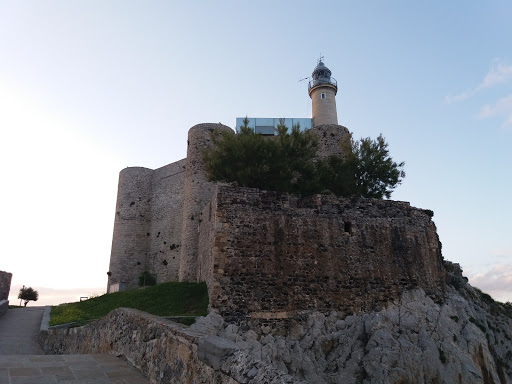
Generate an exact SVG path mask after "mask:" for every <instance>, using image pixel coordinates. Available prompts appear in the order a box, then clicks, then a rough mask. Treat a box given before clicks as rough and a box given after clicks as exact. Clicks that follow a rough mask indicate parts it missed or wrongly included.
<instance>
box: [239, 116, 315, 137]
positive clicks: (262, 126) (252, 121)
mask: <svg viewBox="0 0 512 384" xmlns="http://www.w3.org/2000/svg"><path fill="white" fill-rule="evenodd" d="M244 119H245V117H237V118H236V132H237V133H238V132H240V127H241V126H242V125H244ZM247 119H248V120H249V124H248V126H249V128H251V129H252V130H253V131H254V132H256V133H259V134H262V135H275V134H276V133H277V126H278V124H279V121H280V120H281V119H282V118H279V117H248V118H247ZM296 124H299V128H300V130H301V131H302V132H303V131H305V130H307V129H311V119H310V118H295V117H293V118H291V117H288V118H284V125H286V127H287V128H288V131H291V129H292V127H293V126H294V125H296Z"/></svg>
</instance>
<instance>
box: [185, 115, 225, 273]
mask: <svg viewBox="0 0 512 384" xmlns="http://www.w3.org/2000/svg"><path fill="white" fill-rule="evenodd" d="M223 131H224V132H232V129H231V128H229V127H227V126H225V125H222V124H198V125H195V126H194V127H192V128H191V129H190V130H189V131H188V143H187V166H186V173H185V186H184V200H183V230H182V241H181V253H180V270H179V281H196V278H197V242H198V239H199V237H198V226H199V223H200V221H199V215H200V213H201V211H202V210H203V207H204V206H205V205H206V204H207V203H208V201H209V200H210V199H211V197H212V195H213V190H214V188H215V183H212V182H210V181H208V180H207V178H206V175H205V173H204V165H203V161H202V155H201V154H202V151H203V150H205V149H206V148H208V147H209V146H211V145H212V142H211V135H212V133H214V132H218V133H219V134H220V133H221V132H223Z"/></svg>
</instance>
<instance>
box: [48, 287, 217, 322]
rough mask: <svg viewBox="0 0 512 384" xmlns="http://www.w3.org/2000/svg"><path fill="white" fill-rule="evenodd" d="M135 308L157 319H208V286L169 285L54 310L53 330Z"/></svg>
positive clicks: (70, 304) (93, 299)
mask: <svg viewBox="0 0 512 384" xmlns="http://www.w3.org/2000/svg"><path fill="white" fill-rule="evenodd" d="M120 307H125V308H135V309H139V310H141V311H144V312H148V313H150V314H153V315H157V316H190V317H191V320H193V318H194V317H196V316H204V315H206V313H207V309H208V292H207V289H206V284H205V283H199V284H198V283H178V282H169V283H163V284H159V285H155V286H153V287H148V288H145V289H134V290H129V291H123V292H115V293H109V294H105V295H103V296H99V297H95V298H91V299H89V300H86V301H82V302H76V303H67V304H61V305H59V306H56V307H53V308H52V311H51V314H50V326H53V325H58V324H66V323H73V322H76V323H77V324H78V325H82V324H85V323H87V322H89V321H91V320H94V319H99V318H100V317H103V316H105V315H106V314H107V313H109V312H110V311H111V310H113V309H116V308H120Z"/></svg>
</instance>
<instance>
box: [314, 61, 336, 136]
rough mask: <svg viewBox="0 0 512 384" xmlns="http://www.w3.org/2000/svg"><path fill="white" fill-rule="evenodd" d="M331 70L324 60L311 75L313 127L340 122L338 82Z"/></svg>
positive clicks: (319, 62)
mask: <svg viewBox="0 0 512 384" xmlns="http://www.w3.org/2000/svg"><path fill="white" fill-rule="evenodd" d="M331 74H332V73H331V71H330V70H329V68H327V67H326V66H325V64H324V63H323V62H322V58H320V60H318V64H317V66H316V67H315V70H314V71H313V74H312V75H311V77H312V80H311V81H310V82H309V86H308V91H309V97H311V100H312V104H313V108H312V109H313V111H312V117H313V124H312V125H313V127H317V126H319V125H325V124H335V125H337V124H338V113H337V112H336V93H338V84H337V83H336V80H335V79H334V78H333V77H331Z"/></svg>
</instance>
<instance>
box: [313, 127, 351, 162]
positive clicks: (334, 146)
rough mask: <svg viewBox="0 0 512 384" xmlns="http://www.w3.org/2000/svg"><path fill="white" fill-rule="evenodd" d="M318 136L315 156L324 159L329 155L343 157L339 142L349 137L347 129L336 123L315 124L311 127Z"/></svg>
mask: <svg viewBox="0 0 512 384" xmlns="http://www.w3.org/2000/svg"><path fill="white" fill-rule="evenodd" d="M311 132H313V133H315V134H316V136H317V138H318V149H317V157H318V158H320V159H326V158H327V157H329V156H331V155H338V156H341V157H344V153H343V150H342V147H341V142H342V141H343V140H344V139H348V138H349V137H350V132H349V130H348V129H347V128H346V127H344V126H342V125H337V124H327V125H320V126H315V127H313V128H312V129H311Z"/></svg>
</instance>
